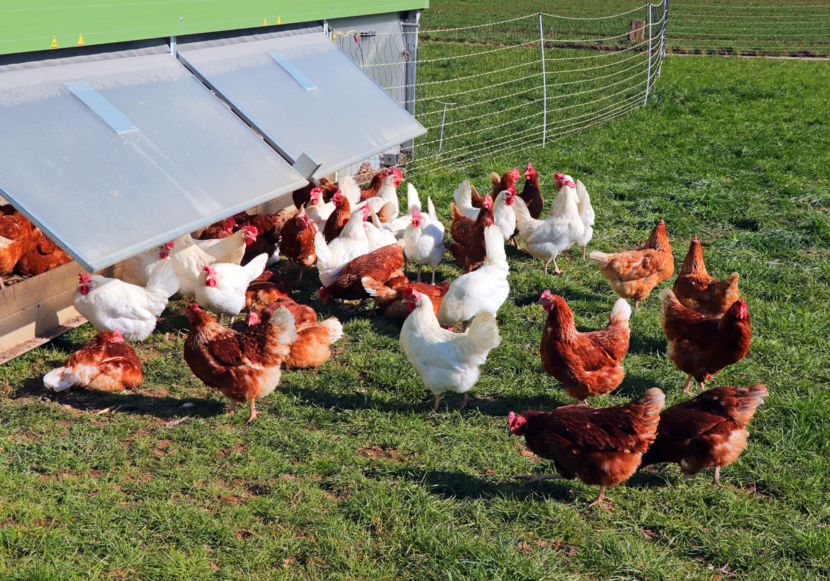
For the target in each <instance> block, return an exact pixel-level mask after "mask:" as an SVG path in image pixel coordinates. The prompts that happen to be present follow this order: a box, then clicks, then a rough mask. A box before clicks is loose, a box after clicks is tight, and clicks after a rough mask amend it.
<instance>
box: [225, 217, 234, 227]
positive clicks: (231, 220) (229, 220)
mask: <svg viewBox="0 0 830 581" xmlns="http://www.w3.org/2000/svg"><path fill="white" fill-rule="evenodd" d="M225 225H226V226H231V227H233V226H236V219H235V218H234V217H233V216H231V217H230V218H225Z"/></svg>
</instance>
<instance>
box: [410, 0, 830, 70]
mask: <svg viewBox="0 0 830 581" xmlns="http://www.w3.org/2000/svg"><path fill="white" fill-rule="evenodd" d="M644 4H645V2H638V1H636V0H582V1H581V2H571V1H567V0H555V1H552V2H545V3H544V6H543V7H542V8H541V10H542V11H543V12H545V13H547V14H555V15H559V16H567V17H570V18H577V19H578V18H596V17H605V16H608V15H611V14H619V13H623V12H627V11H629V10H632V9H634V8H636V7H639V6H643V5H644ZM654 4H655V8H654V13H653V18H654V20H655V21H656V20H657V19H659V13H660V12H661V11H662V8H659V7H657V6H656V5H657V4H660V3H659V2H654ZM430 9H431V10H430V11H429V13H428V16H425V19H424V24H425V25H426V27H427V28H430V27H432V28H451V27H464V26H470V25H474V24H484V23H488V22H495V21H501V20H507V19H510V18H516V17H517V16H523V15H525V14H532V13H536V12H538V11H539V10H540V4H539V3H538V2H534V1H532V0H516V1H515V2H498V1H496V0H433V1H432V2H430ZM669 10H670V17H669V29H668V50H669V51H670V52H676V53H682V54H686V53H695V54H742V55H781V56H811V57H815V56H819V57H827V56H830V1H828V0H775V1H759V0H670V2H669ZM629 18H640V19H646V18H647V16H643V14H642V11H640V13H638V14H636V15H632V16H630V17H629ZM597 24H598V23H597V22H596V21H593V22H590V21H580V20H563V21H561V28H562V30H563V31H572V32H573V33H574V34H579V33H580V31H581V30H582V29H584V28H586V27H587V28H588V29H591V28H592V27H594V26H596V25H597ZM626 25H627V22H626Z"/></svg>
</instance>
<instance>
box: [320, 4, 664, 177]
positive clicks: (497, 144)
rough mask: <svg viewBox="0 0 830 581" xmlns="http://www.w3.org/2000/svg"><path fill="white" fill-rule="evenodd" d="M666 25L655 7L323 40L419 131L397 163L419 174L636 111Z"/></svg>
mask: <svg viewBox="0 0 830 581" xmlns="http://www.w3.org/2000/svg"><path fill="white" fill-rule="evenodd" d="M667 22H668V0H665V1H664V2H663V3H660V4H654V5H652V4H644V5H642V6H640V7H638V8H635V9H632V10H627V11H625V12H620V13H616V14H611V15H608V14H603V15H599V16H597V17H591V18H573V17H567V16H560V15H554V14H546V13H543V12H540V13H536V14H529V15H527V16H521V17H517V18H511V19H509V20H502V21H500V22H494V23H490V24H483V25H475V26H466V27H461V28H435V29H430V28H428V27H422V28H420V29H419V28H415V27H412V28H410V29H403V30H402V33H400V34H386V35H383V34H371V36H369V35H368V34H365V33H364V35H363V36H362V35H361V34H362V33H360V32H357V31H354V30H351V31H333V33H332V38H333V40H334V41H335V42H338V44H339V45H340V46H341V48H343V49H344V50H345V51H346V52H348V53H349V54H350V55H351V56H352V58H353V59H354V60H355V61H356V62H357V63H358V64H360V65H361V66H362V67H363V69H364V70H365V71H366V72H367V73H368V74H370V75H371V76H372V77H373V78H374V79H375V80H376V81H377V82H378V83H379V84H380V85H381V86H382V87H383V88H384V89H386V90H387V92H389V94H390V95H392V96H393V97H395V98H396V99H397V100H398V101H399V102H400V103H401V104H402V105H404V106H405V107H407V109H408V110H409V111H410V112H411V113H412V114H413V115H414V116H415V117H416V118H417V119H418V120H419V121H420V122H421V123H422V124H423V125H424V127H426V128H427V130H428V131H427V133H426V135H424V136H422V137H420V138H418V139H417V140H415V142H414V143H410V144H405V145H404V158H403V161H402V164H401V165H403V166H404V167H405V168H406V169H408V170H410V171H422V170H432V169H435V168H440V167H463V166H466V165H468V164H470V163H474V162H475V161H476V160H479V159H480V158H482V157H492V156H495V155H499V154H503V153H508V152H514V151H520V150H523V149H527V148H531V147H539V146H545V145H547V144H548V143H549V142H550V141H552V140H555V139H558V138H559V137H560V136H562V135H567V134H570V133H574V132H577V131H581V130H583V129H586V128H588V127H591V126H593V125H597V124H599V123H603V122H605V121H608V120H611V119H614V118H617V117H620V116H622V115H625V114H626V113H628V112H630V111H633V110H634V109H637V108H638V107H642V106H644V105H645V103H646V102H647V95H648V91H649V90H650V87H651V86H652V85H653V83H654V81H655V79H656V78H657V77H658V76H659V71H660V64H661V62H662V58H663V54H664V52H665V51H664V48H665V36H666V25H667ZM370 53H371V55H373V57H372V58H369V55H370ZM379 56H380V57H382V58H378V57H379Z"/></svg>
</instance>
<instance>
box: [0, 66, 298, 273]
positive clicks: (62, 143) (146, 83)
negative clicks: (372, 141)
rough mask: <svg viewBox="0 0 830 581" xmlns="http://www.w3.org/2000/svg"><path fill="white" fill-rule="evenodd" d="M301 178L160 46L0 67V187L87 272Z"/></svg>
mask: <svg viewBox="0 0 830 581" xmlns="http://www.w3.org/2000/svg"><path fill="white" fill-rule="evenodd" d="M78 81H83V82H84V83H86V86H88V88H89V89H91V90H92V93H86V96H87V98H85V100H81V98H79V97H78V96H77V95H76V94H73V92H72V91H71V90H70V88H69V87H67V86H66V85H64V83H69V84H70V85H69V86H70V87H75V89H78V88H79V87H80V90H84V91H86V89H85V88H84V86H83V85H77V84H74V85H73V84H72V83H73V82H78ZM96 94H97V96H96ZM107 104H109V106H108V105H107ZM90 107H91V108H90ZM95 109H99V111H98V112H97V113H96V111H95ZM113 111H116V112H117V115H116V114H115V113H113ZM118 115H120V116H121V117H123V119H126V120H128V122H131V123H132V124H133V125H135V127H136V128H137V129H136V130H131V131H126V132H122V133H120V134H119V133H117V132H116V131H115V130H114V129H113V128H112V127H111V126H110V125H108V122H106V121H105V120H104V119H105V118H109V121H110V122H114V121H113V119H114V118H118V119H120V121H119V123H122V122H123V119H121V118H120V117H118ZM113 116H114V117H113ZM305 183H307V182H306V180H305V179H303V178H302V177H301V176H300V175H299V174H297V173H296V172H295V171H294V170H293V169H292V168H291V167H290V166H289V165H288V164H287V163H286V162H285V160H283V159H282V158H281V157H280V156H279V155H278V154H277V153H276V152H275V151H274V150H273V149H272V148H271V147H269V146H268V144H266V143H265V142H264V141H263V140H262V139H260V138H259V137H258V136H257V135H256V134H255V133H254V132H253V131H251V129H250V128H249V127H247V126H246V125H245V124H244V123H243V122H242V121H240V119H239V118H237V117H236V116H235V115H234V114H233V113H232V112H231V111H230V110H228V108H227V107H226V106H225V105H224V104H223V103H222V102H221V101H220V100H219V99H217V98H216V97H215V96H214V95H212V94H211V93H210V91H208V90H207V89H205V87H204V86H203V85H202V84H201V83H199V81H198V80H197V79H195V78H194V77H193V76H192V75H191V74H190V73H189V72H188V71H187V70H186V69H185V68H184V67H183V66H181V64H180V63H178V62H177V61H176V60H175V59H174V58H173V57H172V56H170V55H169V54H162V55H144V56H133V57H128V58H119V59H111V60H102V61H96V62H81V63H77V64H61V65H59V66H52V67H39V68H32V69H26V70H11V71H8V72H4V73H0V190H2V195H3V196H4V197H6V198H7V199H9V201H11V202H12V203H13V204H14V205H15V206H16V207H17V208H18V209H19V210H20V211H21V212H23V213H24V214H25V215H26V216H27V217H29V218H30V219H31V220H32V221H33V222H34V223H35V224H36V225H37V226H38V227H40V228H41V229H42V230H44V231H45V232H46V233H47V234H48V235H49V236H50V237H52V238H53V239H54V240H55V241H56V242H58V243H59V244H60V245H61V246H62V247H63V248H64V249H65V250H66V251H67V252H69V254H71V255H72V256H73V257H74V258H75V259H76V260H78V262H80V263H81V264H82V265H83V266H84V267H86V268H87V269H88V270H90V271H94V270H99V269H101V268H104V267H106V266H109V265H111V264H114V263H116V262H118V261H120V260H123V259H125V258H128V257H129V256H132V255H134V254H137V253H139V252H141V251H143V250H145V249H147V248H150V247H152V246H155V245H159V244H162V243H163V242H165V241H167V240H170V239H172V238H175V237H176V236H179V235H181V234H183V233H185V232H192V231H193V230H196V229H198V228H201V227H203V226H205V225H207V224H210V223H212V222H215V221H217V220H220V219H221V218H223V217H225V216H228V215H231V214H234V213H236V212H238V211H240V210H243V209H246V208H250V207H252V206H255V205H257V204H260V203H263V202H265V201H268V200H271V199H273V198H275V197H277V196H279V195H280V194H282V193H285V192H289V191H292V190H294V189H296V188H298V187H301V186H302V185H304V184H305Z"/></svg>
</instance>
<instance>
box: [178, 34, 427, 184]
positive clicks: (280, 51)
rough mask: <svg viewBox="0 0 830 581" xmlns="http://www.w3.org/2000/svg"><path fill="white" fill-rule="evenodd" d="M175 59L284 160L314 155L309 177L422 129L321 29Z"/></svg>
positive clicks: (184, 50)
mask: <svg viewBox="0 0 830 581" xmlns="http://www.w3.org/2000/svg"><path fill="white" fill-rule="evenodd" d="M179 58H180V59H181V60H182V62H184V63H185V64H186V65H187V66H188V68H190V69H191V70H192V71H193V72H194V74H196V75H197V76H199V78H201V79H202V80H203V81H204V82H205V83H206V84H207V85H209V86H210V87H211V88H212V89H213V90H214V91H216V92H217V93H218V94H219V95H221V96H222V97H223V98H224V99H225V100H226V101H227V102H228V103H230V104H231V106H232V107H233V108H234V110H235V111H237V113H238V114H239V115H240V116H241V117H243V118H244V119H246V120H247V121H248V122H249V123H251V125H252V126H254V127H256V128H257V130H258V131H260V132H261V133H262V134H263V135H264V136H265V138H266V139H267V140H268V141H269V143H271V144H272V145H273V146H274V147H275V148H277V149H278V150H279V151H281V152H283V153H284V154H285V155H286V157H287V158H288V159H289V160H296V159H298V158H299V157H300V156H301V155H302V153H303V152H309V153H311V154H313V156H314V157H316V158H317V159H318V160H320V161H321V162H322V165H321V166H320V168H319V169H318V170H317V171H316V172H315V174H314V177H315V178H317V177H321V176H324V175H327V174H329V173H332V172H334V171H337V170H340V169H342V168H344V167H346V166H348V165H350V164H352V163H355V162H357V161H359V160H362V159H365V158H367V157H369V156H371V155H374V154H376V153H378V152H381V151H384V150H387V149H389V148H390V147H393V146H395V145H398V144H399V143H403V142H405V141H408V140H410V139H414V138H415V137H418V136H419V135H422V134H424V133H426V130H425V129H424V128H423V127H422V126H421V124H420V123H418V122H417V121H416V120H415V119H414V118H413V117H412V116H411V115H409V113H407V112H406V110H404V109H403V107H401V106H400V105H399V104H398V103H397V102H396V101H395V99H393V98H392V97H391V96H389V95H388V94H387V93H386V91H384V90H383V89H382V88H381V87H380V86H379V85H378V84H377V83H376V82H375V81H373V80H372V79H371V78H370V77H369V76H368V75H366V74H365V73H364V72H363V71H362V70H361V69H360V67H358V66H357V65H356V64H355V63H354V62H353V61H352V60H351V59H350V58H349V57H348V56H347V55H346V54H345V53H344V52H343V51H342V50H340V49H339V48H338V47H337V46H336V45H335V44H334V43H333V42H332V41H331V40H329V39H328V38H327V37H326V36H325V35H324V34H323V33H322V32H320V29H319V28H313V29H309V30H307V31H303V32H297V33H294V34H293V35H290V36H284V37H279V38H270V39H262V40H248V41H243V42H236V43H230V44H222V45H220V46H209V47H192V48H188V47H187V46H186V45H184V46H180V48H179ZM280 61H288V62H289V63H290V65H292V66H287V67H286V66H284V64H285V63H284V62H283V64H280ZM297 72H299V73H300V75H297Z"/></svg>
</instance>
